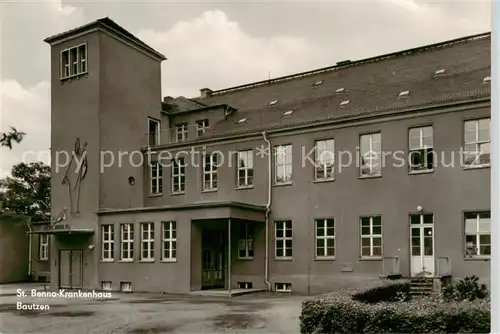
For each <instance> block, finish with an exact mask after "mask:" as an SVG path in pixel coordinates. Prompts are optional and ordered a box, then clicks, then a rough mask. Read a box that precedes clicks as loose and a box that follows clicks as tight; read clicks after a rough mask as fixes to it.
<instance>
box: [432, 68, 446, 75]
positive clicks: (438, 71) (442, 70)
mask: <svg viewBox="0 0 500 334" xmlns="http://www.w3.org/2000/svg"><path fill="white" fill-rule="evenodd" d="M445 72H446V69H444V68H442V69H439V70H437V71H436V72H434V75H435V76H438V75H443V74H445Z"/></svg>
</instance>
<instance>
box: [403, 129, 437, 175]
mask: <svg viewBox="0 0 500 334" xmlns="http://www.w3.org/2000/svg"><path fill="white" fill-rule="evenodd" d="M429 128H430V130H431V146H427V145H425V144H424V138H426V137H425V136H424V130H425V129H429ZM415 130H419V134H418V139H419V146H418V147H413V148H412V138H413V137H412V136H411V133H412V131H415ZM422 151H424V159H423V164H422V165H423V166H425V168H420V169H419V168H418V167H417V166H420V165H413V161H412V157H413V152H420V153H421V152H422ZM434 153H435V148H434V126H433V125H419V126H413V127H410V128H408V158H409V163H408V173H410V174H419V173H430V172H433V171H434V169H435V166H436V161H435V159H434ZM429 154H431V155H432V162H431V163H430V168H428V167H429V166H428V165H429Z"/></svg>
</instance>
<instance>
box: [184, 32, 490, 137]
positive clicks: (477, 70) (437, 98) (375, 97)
mask: <svg viewBox="0 0 500 334" xmlns="http://www.w3.org/2000/svg"><path fill="white" fill-rule="evenodd" d="M490 43H491V42H490V33H485V34H479V35H474V36H468V37H464V38H461V39H455V40H452V41H447V42H443V43H439V44H433V45H429V46H424V47H420V48H415V49H410V50H405V51H401V52H397V53H391V54H388V55H383V56H379V57H373V58H369V59H365V60H360V61H353V62H350V63H347V64H344V65H337V66H333V67H328V68H323V69H320V70H316V71H310V72H306V73H300V74H297V75H291V76H287V77H282V78H278V79H274V80H271V81H262V82H258V83H254V84H250V85H244V86H239V87H234V88H229V89H225V90H219V91H214V92H212V95H211V96H209V97H206V98H195V99H191V100H194V101H197V102H201V103H203V104H205V105H218V104H227V105H230V106H231V107H234V108H236V109H237V112H233V113H231V115H230V116H229V117H227V118H226V119H225V120H223V121H221V122H219V123H217V124H215V125H214V126H212V128H211V130H210V131H208V132H207V133H206V134H205V135H204V136H202V138H207V137H213V136H225V135H229V134H236V133H246V132H252V131H258V130H265V129H271V128H280V127H290V126H294V125H299V124H309V123H318V122H323V121H327V120H333V119H345V118H350V117H355V116H360V115H373V114H374V113H378V112H383V111H391V110H392V111H394V112H396V111H397V110H402V109H407V108H414V107H426V106H431V105H437V104H443V103H452V102H456V101H464V100H475V99H481V98H483V99H484V98H488V97H489V96H490V86H489V83H484V82H483V78H484V77H487V76H490V70H491V61H490ZM441 69H444V70H445V72H444V73H440V72H438V73H437V74H436V71H439V70H441ZM319 81H322V83H321V84H319V85H314V83H316V82H319ZM339 88H344V91H343V92H337V89H339ZM403 91H409V94H408V95H407V96H403V97H400V96H399V93H400V92H403ZM273 100H279V102H278V103H277V104H275V105H273V106H269V102H270V101H273ZM342 101H349V103H348V104H346V105H345V106H341V105H340V103H341V102H342ZM288 110H294V112H293V113H292V114H290V115H289V116H284V115H283V114H284V112H286V111H288ZM243 118H247V120H246V121H245V122H243V123H240V124H237V122H238V120H240V119H243ZM236 124H237V125H236Z"/></svg>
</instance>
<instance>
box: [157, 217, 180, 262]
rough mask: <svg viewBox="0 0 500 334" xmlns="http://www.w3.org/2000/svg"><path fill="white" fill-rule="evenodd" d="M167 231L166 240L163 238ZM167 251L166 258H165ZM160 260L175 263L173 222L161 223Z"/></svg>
mask: <svg viewBox="0 0 500 334" xmlns="http://www.w3.org/2000/svg"><path fill="white" fill-rule="evenodd" d="M167 231H168V235H169V236H168V238H167V237H166V236H165V235H166V232H167ZM167 245H168V247H167ZM167 251H168V256H165V255H166V252H167ZM161 260H162V261H163V262H176V261H177V223H176V222H175V221H163V222H162V249H161Z"/></svg>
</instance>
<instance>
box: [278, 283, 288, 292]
mask: <svg viewBox="0 0 500 334" xmlns="http://www.w3.org/2000/svg"><path fill="white" fill-rule="evenodd" d="M274 290H275V291H276V292H292V283H274Z"/></svg>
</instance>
